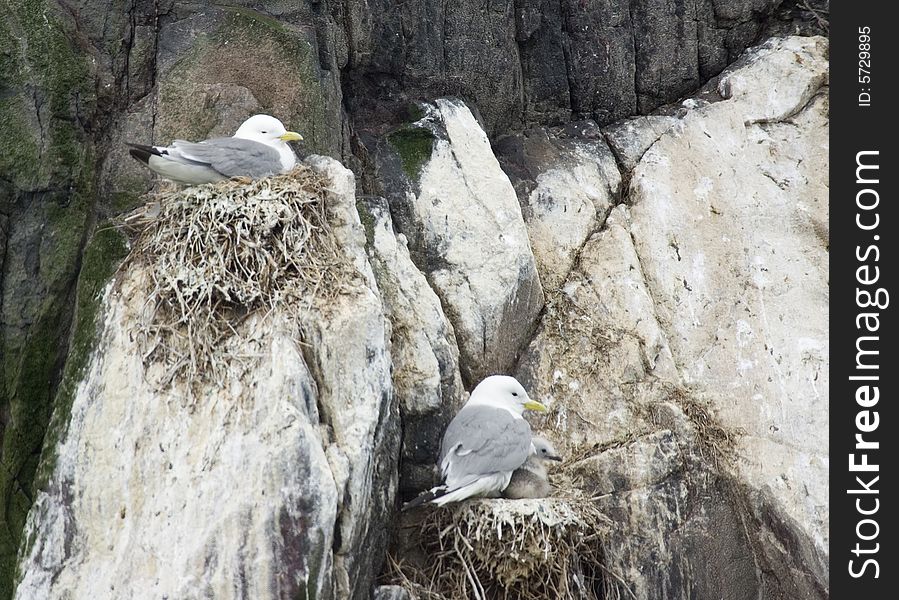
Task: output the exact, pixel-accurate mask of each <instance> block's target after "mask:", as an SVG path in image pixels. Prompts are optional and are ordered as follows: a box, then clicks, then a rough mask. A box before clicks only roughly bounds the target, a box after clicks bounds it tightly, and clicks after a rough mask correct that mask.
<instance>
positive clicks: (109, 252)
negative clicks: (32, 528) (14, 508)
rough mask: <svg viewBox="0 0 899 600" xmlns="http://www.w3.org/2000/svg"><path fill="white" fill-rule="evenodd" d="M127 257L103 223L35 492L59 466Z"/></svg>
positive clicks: (91, 253)
mask: <svg viewBox="0 0 899 600" xmlns="http://www.w3.org/2000/svg"><path fill="white" fill-rule="evenodd" d="M127 254H128V245H127V243H126V240H125V238H124V236H122V234H121V233H119V232H118V230H116V229H115V228H114V227H113V226H112V224H111V223H108V222H107V223H101V224H100V225H99V226H98V228H97V231H96V232H95V233H94V235H93V237H92V238H91V240H90V242H88V244H87V246H86V247H85V249H84V255H83V257H82V263H81V273H80V274H79V276H78V287H77V290H76V295H75V319H74V324H73V326H72V336H71V340H70V342H69V354H68V358H67V360H66V366H65V369H64V370H63V376H62V380H61V381H60V384H59V387H58V389H57V392H56V398H55V401H54V403H53V406H54V409H53V417H52V419H51V421H50V425H49V427H48V428H47V434H46V436H45V437H44V451H43V453H42V459H41V465H40V470H39V472H38V473H37V477H36V478H35V481H34V489H35V490H41V489H45V488H46V485H47V481H48V480H49V477H50V475H51V474H52V472H53V468H54V467H55V466H56V446H57V444H58V442H59V440H60V437H61V436H62V434H63V433H64V431H65V427H66V425H67V423H68V420H69V415H70V413H71V409H72V401H73V400H74V399H75V391H76V390H77V389H78V384H80V383H81V381H82V379H84V375H85V369H86V368H87V365H88V362H89V359H90V356H91V353H92V352H93V350H94V348H95V347H96V344H97V340H98V337H99V335H100V317H101V314H100V308H101V304H102V293H103V290H104V288H105V287H106V284H107V283H108V282H109V280H110V279H111V278H112V276H113V274H115V271H116V269H117V268H118V266H119V264H120V263H121V262H122V260H123V259H124V258H125V256H126V255H127Z"/></svg>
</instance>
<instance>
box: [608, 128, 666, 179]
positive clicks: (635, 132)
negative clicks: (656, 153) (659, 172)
mask: <svg viewBox="0 0 899 600" xmlns="http://www.w3.org/2000/svg"><path fill="white" fill-rule="evenodd" d="M677 122H678V119H677V117H674V116H667V115H649V116H646V117H634V118H633V119H625V120H623V121H619V122H618V123H615V124H614V125H609V126H608V127H607V128H605V129H604V130H603V133H604V134H605V136H606V140H608V142H609V147H611V148H612V151H613V152H614V153H615V157H616V158H617V159H618V162H619V163H621V167H622V168H623V169H624V170H625V171H627V172H630V171H632V170H633V169H634V167H636V166H637V163H639V162H640V159H641V158H643V153H644V152H646V150H647V149H649V147H650V146H652V145H653V144H654V143H656V141H657V140H658V139H659V138H660V137H662V135H663V134H665V133H666V132H667V131H668V130H669V129H671V128H672V127H673V126H674V125H675V124H676V123H677Z"/></svg>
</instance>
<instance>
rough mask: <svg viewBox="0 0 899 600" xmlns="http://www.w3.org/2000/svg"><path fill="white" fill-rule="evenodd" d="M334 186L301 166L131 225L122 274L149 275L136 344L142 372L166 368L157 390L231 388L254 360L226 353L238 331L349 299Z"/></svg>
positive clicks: (158, 207) (160, 197)
mask: <svg viewBox="0 0 899 600" xmlns="http://www.w3.org/2000/svg"><path fill="white" fill-rule="evenodd" d="M328 183H329V182H328V180H327V179H326V178H325V177H324V176H322V175H321V174H318V173H316V172H315V171H313V170H312V169H310V168H308V167H306V166H302V165H301V166H299V167H297V168H296V169H294V170H293V171H292V172H291V173H288V174H285V175H280V176H276V177H271V178H266V179H260V180H256V181H253V182H250V183H242V182H236V181H224V182H220V183H216V184H207V185H201V186H196V187H191V188H187V189H184V190H176V191H169V192H163V193H160V194H157V195H156V196H154V197H152V198H150V200H149V202H148V203H147V204H146V205H145V206H144V207H143V208H141V209H139V210H137V211H135V212H133V213H132V214H131V215H129V216H127V217H125V219H124V221H123V224H124V225H125V227H126V228H127V229H131V230H132V231H133V232H134V233H135V239H134V241H133V244H132V252H131V254H130V255H129V257H128V259H127V260H126V261H125V263H124V264H123V268H124V269H128V268H135V267H136V268H141V269H144V270H145V272H146V273H147V274H148V276H147V285H148V290H147V296H148V301H147V309H146V311H145V313H146V314H145V315H144V317H143V319H142V323H141V325H140V327H139V329H140V330H139V331H138V332H137V336H136V338H137V341H138V343H139V344H140V345H141V352H142V355H143V357H144V363H145V365H146V366H148V367H149V366H150V364H151V363H152V364H153V365H159V364H162V365H164V367H165V368H164V369H163V370H162V375H161V376H159V377H158V380H157V381H155V382H154V383H156V384H158V385H160V386H161V387H165V386H167V385H169V384H170V383H171V382H173V381H175V380H178V381H181V382H187V383H189V384H191V385H193V384H199V383H219V384H220V385H224V381H225V379H226V373H228V372H232V373H233V372H234V370H233V369H231V367H233V366H234V365H235V364H237V363H239V362H241V361H243V360H244V359H246V358H252V357H239V356H231V355H229V353H228V351H227V348H228V347H229V346H230V344H229V343H228V342H229V340H231V339H232V338H234V337H236V336H239V335H241V334H240V333H238V332H239V331H240V328H239V324H240V323H241V322H243V321H244V320H245V319H247V318H248V317H249V316H251V315H254V314H257V313H260V314H261V315H262V316H263V317H264V316H265V315H267V314H268V313H269V312H271V311H272V310H274V309H275V307H276V306H277V307H278V308H279V309H286V310H288V311H291V312H294V313H296V312H297V311H301V310H304V309H305V308H308V307H309V306H310V305H311V303H312V302H313V300H315V299H324V300H327V299H329V298H332V297H335V296H337V295H338V294H340V293H341V292H342V290H344V289H345V287H346V286H345V285H344V284H346V283H348V282H349V281H351V280H352V279H353V278H354V277H355V270H354V269H353V267H352V265H351V263H350V261H349V259H348V258H347V257H346V256H345V254H344V253H343V251H342V250H341V248H340V245H339V244H338V242H337V240H336V239H335V238H334V235H333V233H332V230H331V228H330V226H329V224H328V219H327V202H328V197H329V192H328V187H327V186H328ZM148 372H149V369H148ZM154 372H158V370H154Z"/></svg>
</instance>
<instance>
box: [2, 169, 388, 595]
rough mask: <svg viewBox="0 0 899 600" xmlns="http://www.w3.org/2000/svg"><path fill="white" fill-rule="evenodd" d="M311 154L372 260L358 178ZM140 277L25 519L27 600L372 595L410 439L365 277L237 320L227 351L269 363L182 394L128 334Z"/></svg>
mask: <svg viewBox="0 0 899 600" xmlns="http://www.w3.org/2000/svg"><path fill="white" fill-rule="evenodd" d="M310 162H311V163H312V164H314V165H316V166H317V167H318V168H321V169H323V170H324V171H325V172H326V173H327V174H328V175H329V176H330V177H331V178H332V180H333V191H334V196H333V200H332V203H331V209H332V211H333V214H332V217H333V220H332V223H333V224H334V226H335V230H336V232H337V237H338V238H339V239H340V241H341V243H342V247H343V249H344V250H345V251H346V252H347V253H348V254H349V255H350V256H351V257H354V258H355V259H356V260H357V261H361V262H365V254H364V239H365V238H364V233H363V231H362V226H361V223H360V222H359V220H358V217H355V219H354V218H353V217H354V216H355V214H356V213H355V210H354V203H355V196H354V191H353V177H352V174H351V173H350V172H349V171H347V170H345V169H343V168H342V167H341V166H340V165H339V164H338V163H336V162H335V161H333V160H330V159H324V158H321V157H319V158H316V159H314V160H312V161H310ZM145 277H146V274H145V273H144V272H143V271H142V270H141V269H138V268H132V269H129V270H128V271H127V272H126V273H123V274H121V276H120V280H119V282H118V285H117V286H113V285H110V286H109V288H108V289H107V293H106V299H105V308H106V318H105V324H104V327H103V333H102V335H101V337H100V341H99V344H98V347H97V350H96V352H95V353H94V354H93V357H92V358H91V360H90V363H89V367H88V370H87V373H86V375H85V378H84V381H83V382H82V383H81V385H80V386H78V388H77V392H76V393H75V397H74V403H73V405H72V409H71V417H70V419H69V421H68V426H67V427H66V428H65V432H64V433H63V435H62V436H61V438H60V441H59V444H58V446H57V447H56V448H55V449H54V450H55V454H56V456H57V459H56V462H55V468H54V469H52V472H51V474H50V476H49V480H48V485H47V487H46V491H44V492H41V493H40V495H39V496H38V498H37V500H36V502H35V506H34V509H33V510H32V511H31V513H30V518H29V522H28V525H27V528H26V531H27V539H28V543H27V544H26V545H25V546H24V547H23V555H22V561H21V563H20V572H21V580H20V582H19V585H18V589H17V597H19V598H23V599H25V598H38V597H40V598H59V597H69V596H74V597H108V596H116V597H118V596H122V597H133V598H158V597H162V596H168V597H194V596H196V595H197V594H200V595H212V596H215V597H217V598H232V597H234V598H236V597H244V596H246V595H250V596H252V597H254V598H282V597H293V596H295V595H296V594H298V593H309V594H311V595H314V596H315V597H319V598H366V597H368V594H369V585H370V582H371V580H372V579H373V577H374V575H375V574H376V573H377V572H378V570H379V569H380V563H381V561H382V559H383V552H384V548H385V544H386V532H385V530H384V528H383V527H381V526H379V525H378V524H380V523H383V522H384V521H385V520H387V519H388V518H389V516H388V513H389V511H390V510H392V504H393V498H394V496H395V493H396V456H397V452H398V443H399V437H398V434H399V423H398V414H397V410H396V406H395V404H394V403H395V398H394V395H393V392H392V384H391V380H390V355H389V351H390V346H389V344H390V342H389V335H390V334H389V326H388V324H387V321H386V319H385V318H384V315H383V308H382V306H381V303H380V298H379V295H378V292H377V288H376V287H374V286H373V278H372V275H371V272H370V270H369V271H368V273H365V272H360V273H359V277H358V278H357V280H356V281H355V282H353V284H352V287H351V289H350V290H349V291H348V293H347V294H346V295H341V296H340V297H338V298H337V299H336V300H335V301H332V302H330V303H320V302H318V301H317V302H315V303H313V306H312V307H311V308H310V310H309V312H306V313H303V316H302V317H301V318H300V320H299V322H297V321H295V320H293V318H292V316H291V315H290V314H289V313H288V312H287V311H282V310H275V311H273V312H272V313H270V314H268V315H257V316H254V317H251V318H250V319H248V320H247V321H246V322H245V323H243V324H241V325H240V328H241V331H242V333H243V334H244V336H245V337H244V338H243V339H241V340H238V339H237V338H234V339H232V340H231V341H230V342H229V344H231V347H228V348H227V351H228V352H230V353H240V354H244V355H254V356H259V357H260V358H259V363H258V364H257V365H256V366H255V367H254V368H253V370H252V371H251V373H250V375H249V376H248V377H242V378H236V377H235V378H233V379H231V380H229V381H227V382H220V383H222V384H221V385H216V386H210V387H208V388H206V389H204V390H202V391H200V392H197V391H196V390H195V395H194V399H195V403H186V404H185V402H184V401H183V400H184V394H185V390H184V389H183V388H181V387H180V386H181V384H176V385H175V386H174V387H173V388H172V389H171V390H165V391H163V390H159V389H157V388H154V387H153V386H152V385H151V384H150V383H148V381H153V380H155V378H154V377H147V376H146V374H145V370H144V366H143V364H142V359H143V357H142V356H141V353H140V351H139V348H138V347H137V346H136V345H135V344H134V341H133V331H132V329H133V327H134V325H135V324H136V323H137V322H138V319H140V318H142V317H141V312H142V311H145V310H146V306H145V305H146V297H145V293H146V289H147V286H148V282H147V281H146V280H145ZM300 332H302V337H303V339H304V341H305V342H306V343H305V344H302V345H301V344H298V343H297V342H296V340H297V339H298V338H299V335H300ZM154 368H157V367H155V366H150V369H151V370H152V369H154Z"/></svg>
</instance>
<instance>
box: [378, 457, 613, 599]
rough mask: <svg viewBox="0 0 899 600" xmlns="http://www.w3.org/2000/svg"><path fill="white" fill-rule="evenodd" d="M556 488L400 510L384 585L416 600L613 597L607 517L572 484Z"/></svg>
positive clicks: (558, 479) (609, 523)
mask: <svg viewBox="0 0 899 600" xmlns="http://www.w3.org/2000/svg"><path fill="white" fill-rule="evenodd" d="M552 480H553V481H554V482H557V481H558V482H561V481H562V480H566V481H567V477H566V476H564V475H559V474H555V476H554V477H552ZM557 487H558V489H557V492H556V494H555V495H554V496H553V497H550V498H543V499H539V500H505V499H483V500H470V501H466V502H462V503H459V504H451V505H449V506H446V507H434V506H425V507H422V508H420V509H416V510H413V511H410V512H409V513H404V514H403V515H402V516H401V521H400V524H399V528H398V535H397V544H396V547H395V548H394V552H392V553H391V554H390V555H389V556H388V566H387V572H386V575H385V579H386V580H387V581H386V583H392V584H396V585H400V586H402V587H403V588H405V589H406V590H407V591H409V592H410V595H411V596H412V597H414V598H419V599H420V600H449V599H453V598H476V599H479V600H488V599H512V598H515V599H521V600H532V599H533V600H537V599H543V598H557V599H559V600H566V599H575V598H577V599H586V600H600V599H603V598H616V597H620V590H619V586H618V585H617V583H616V582H615V580H616V577H615V576H614V574H612V573H609V572H608V570H607V568H606V567H605V565H604V559H603V556H604V550H603V538H604V536H605V535H606V533H607V532H608V531H609V528H610V525H611V522H610V520H609V519H608V518H607V517H606V516H605V515H603V514H602V513H601V512H600V511H599V509H598V508H596V504H595V502H594V501H593V500H591V499H589V498H586V497H584V496H583V495H582V494H581V493H580V492H578V491H577V490H574V489H572V488H570V487H569V486H568V485H565V484H562V485H560V486H558V485H557Z"/></svg>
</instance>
